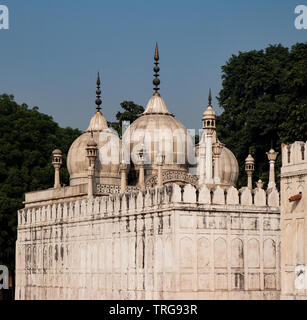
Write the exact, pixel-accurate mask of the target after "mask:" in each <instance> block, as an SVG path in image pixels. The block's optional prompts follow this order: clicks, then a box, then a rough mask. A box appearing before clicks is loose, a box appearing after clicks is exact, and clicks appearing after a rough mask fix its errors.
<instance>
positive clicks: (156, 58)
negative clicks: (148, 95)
mask: <svg viewBox="0 0 307 320" xmlns="http://www.w3.org/2000/svg"><path fill="white" fill-rule="evenodd" d="M154 59H155V62H154V64H155V66H154V68H153V70H154V72H155V74H154V77H155V78H154V80H153V82H152V83H153V84H154V86H155V87H154V91H155V93H154V95H157V96H159V95H160V94H159V92H158V91H159V90H160V88H159V84H160V79H159V71H160V68H159V50H158V43H157V42H156V48H155V55H154Z"/></svg>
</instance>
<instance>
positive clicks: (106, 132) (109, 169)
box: [67, 112, 121, 186]
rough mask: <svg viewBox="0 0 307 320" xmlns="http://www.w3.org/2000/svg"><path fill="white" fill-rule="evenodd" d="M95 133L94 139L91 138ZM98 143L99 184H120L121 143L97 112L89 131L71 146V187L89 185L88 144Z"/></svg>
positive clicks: (68, 166) (97, 165)
mask: <svg viewBox="0 0 307 320" xmlns="http://www.w3.org/2000/svg"><path fill="white" fill-rule="evenodd" d="M91 132H92V133H93V138H92V137H91ZM93 142H95V143H97V147H98V157H97V159H96V162H95V178H96V182H97V183H102V184H116V185H119V184H120V174H119V163H120V154H121V153H120V149H121V141H120V139H119V138H118V136H117V135H116V133H114V132H113V131H112V130H111V129H108V127H107V121H106V119H105V118H104V117H103V116H102V114H101V113H100V112H96V113H95V115H94V116H93V117H92V119H91V121H90V125H89V127H88V129H87V130H86V131H85V132H84V133H83V134H82V135H81V136H79V137H78V138H77V139H76V140H75V141H74V142H73V144H72V145H71V147H70V149H69V151H68V156H67V168H68V172H69V175H70V185H72V186H74V185H79V184H83V183H87V181H88V180H87V179H88V173H87V169H88V167H89V160H88V158H87V157H86V148H87V146H88V143H91V144H93Z"/></svg>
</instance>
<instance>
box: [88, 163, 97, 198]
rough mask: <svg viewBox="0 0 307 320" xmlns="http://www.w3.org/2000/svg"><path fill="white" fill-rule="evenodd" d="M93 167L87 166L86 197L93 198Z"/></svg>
mask: <svg viewBox="0 0 307 320" xmlns="http://www.w3.org/2000/svg"><path fill="white" fill-rule="evenodd" d="M94 172H95V171H94V168H92V167H89V168H88V191H87V192H88V198H93V196H94V191H93V190H94V186H93V184H94Z"/></svg>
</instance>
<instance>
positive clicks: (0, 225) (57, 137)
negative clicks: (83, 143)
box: [0, 94, 81, 270]
mask: <svg viewBox="0 0 307 320" xmlns="http://www.w3.org/2000/svg"><path fill="white" fill-rule="evenodd" d="M80 134H81V132H80V131H79V130H77V129H71V128H65V129H63V128H60V127H59V126H58V124H57V123H56V122H54V121H53V120H52V117H50V116H48V115H45V114H42V113H40V112H39V111H38V108H37V107H34V108H32V109H30V108H28V106H27V105H26V104H22V105H18V104H17V103H16V102H15V101H14V97H13V96H12V95H10V96H9V95H6V94H2V95H0V264H4V265H7V266H8V267H9V268H10V270H14V264H15V241H16V226H17V210H18V209H21V208H22V207H23V203H22V202H23V201H24V194H25V192H29V191H34V190H40V189H47V188H50V187H52V186H53V177H54V170H53V167H52V164H51V153H52V151H53V150H54V149H56V148H59V149H61V150H62V152H63V167H62V168H61V181H62V182H63V183H65V184H68V182H69V175H68V172H67V169H66V154H67V152H68V149H69V147H70V145H71V143H72V142H73V141H74V140H75V139H76V138H77V137H78V136H79V135H80Z"/></svg>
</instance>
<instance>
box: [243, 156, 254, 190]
mask: <svg viewBox="0 0 307 320" xmlns="http://www.w3.org/2000/svg"><path fill="white" fill-rule="evenodd" d="M254 170H255V160H254V158H253V157H252V156H251V154H249V155H248V156H247V158H246V159H245V171H246V173H247V187H248V188H249V189H250V190H252V189H253V180H252V177H253V172H254Z"/></svg>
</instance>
